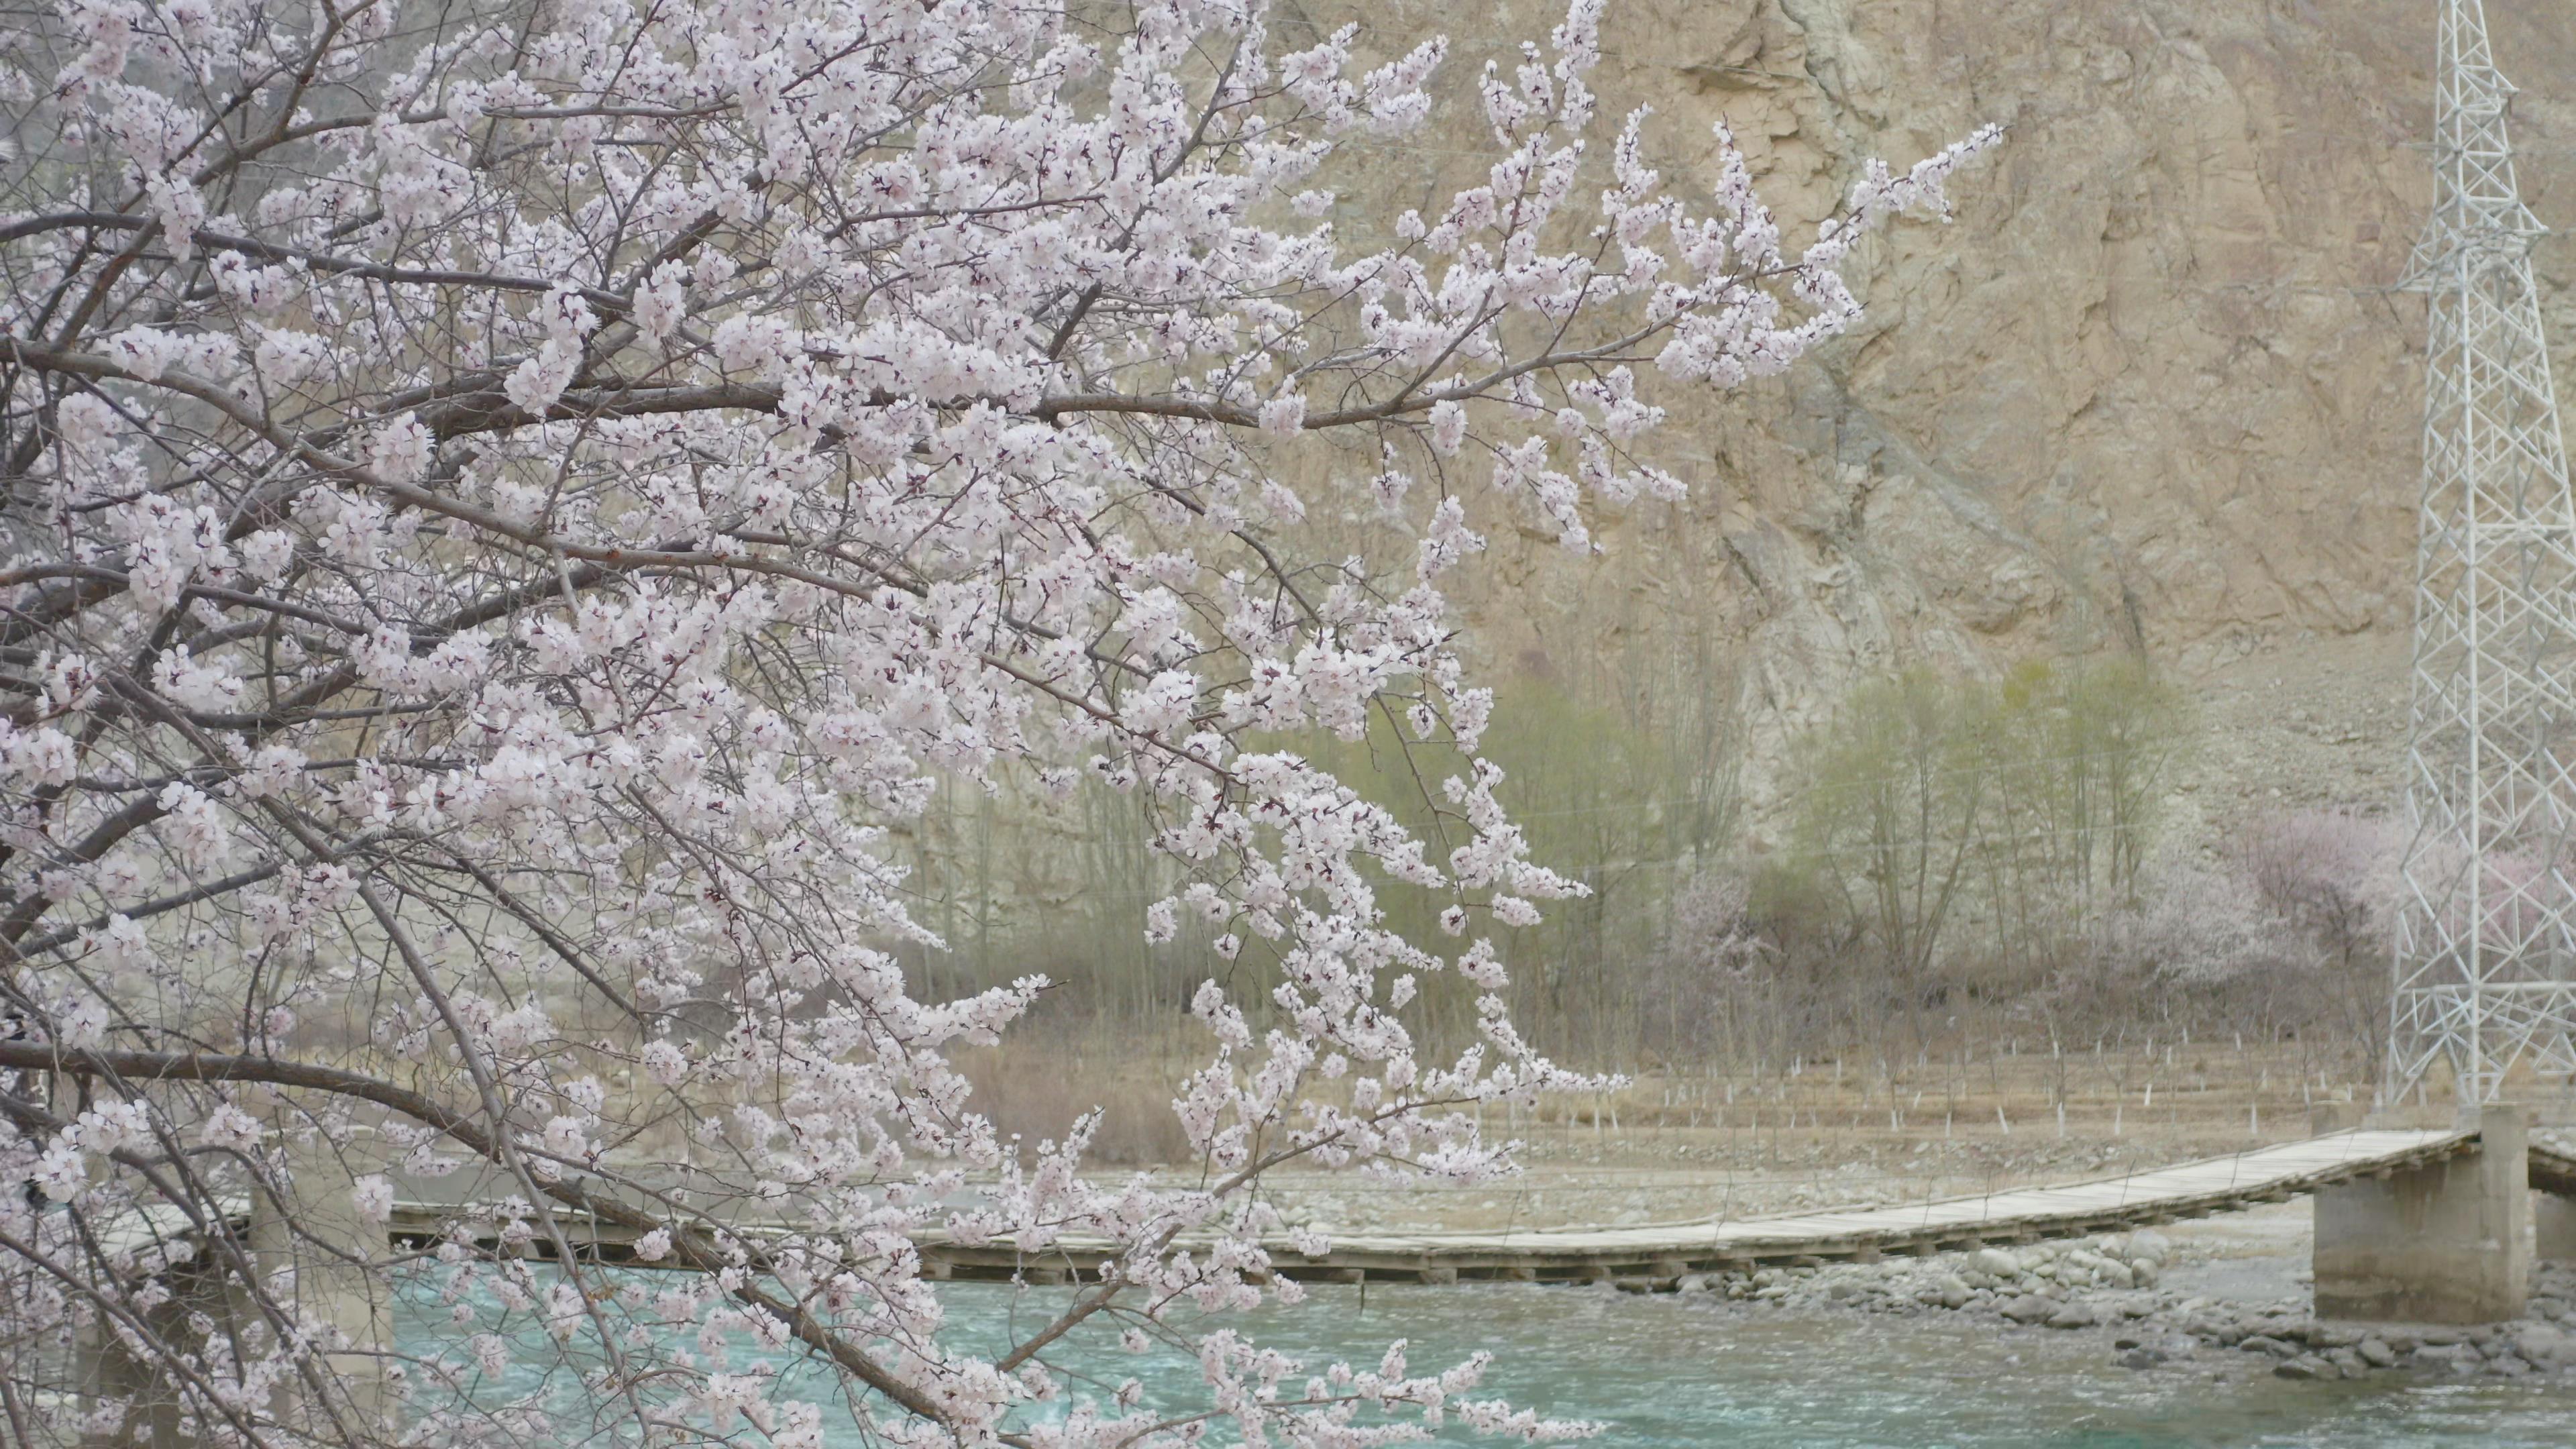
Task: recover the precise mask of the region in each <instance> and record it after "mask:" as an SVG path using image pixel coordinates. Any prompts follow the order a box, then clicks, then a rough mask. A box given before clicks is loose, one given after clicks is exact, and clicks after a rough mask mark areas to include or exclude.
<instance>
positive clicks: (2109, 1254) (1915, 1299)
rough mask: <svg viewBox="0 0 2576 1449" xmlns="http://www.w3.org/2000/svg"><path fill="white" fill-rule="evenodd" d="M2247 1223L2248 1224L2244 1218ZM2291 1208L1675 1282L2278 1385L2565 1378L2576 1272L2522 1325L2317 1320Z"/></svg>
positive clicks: (2556, 1275)
mask: <svg viewBox="0 0 2576 1449" xmlns="http://www.w3.org/2000/svg"><path fill="white" fill-rule="evenodd" d="M2259 1216H2260V1215H2248V1217H2259ZM2305 1216H2306V1215H2305V1212H2304V1211H2303V1210H2301V1211H2299V1213H2298V1217H2297V1218H2295V1219H2292V1218H2281V1217H2274V1218H2269V1219H2264V1220H2260V1221H2255V1222H2250V1223H2249V1222H2247V1221H2246V1220H2245V1219H2237V1220H2234V1221H2232V1222H2231V1221H2229V1220H2220V1221H2218V1222H2215V1223H2208V1224H2188V1225H2183V1226H2181V1227H2178V1228H2176V1229H2173V1230H2169V1231H2146V1232H2139V1233H2133V1234H2119V1235H2112V1236H2104V1237H2097V1238H2082V1239H2074V1240H2070V1241H2066V1242H2054V1243H2035V1244H2030V1245H2026V1246H2021V1247H2012V1248H2001V1247H1994V1248H1982V1249H1978V1250H1976V1251H1974V1252H1963V1253H1944V1254H1940V1255H1938V1256H1935V1257H1928V1258H1891V1259H1885V1260H1882V1261H1880V1262H1876V1263H1838V1264H1828V1265H1826V1266H1823V1267H1817V1268H1764V1269H1761V1270H1759V1271H1757V1272H1752V1273H1744V1274H1701V1275H1693V1276H1692V1277H1690V1278H1686V1279H1684V1280H1683V1283H1682V1291H1683V1292H1685V1293H1697V1294H1702V1295H1706V1296H1709V1297H1710V1298H1712V1299H1723V1300H1725V1301H1726V1302H1727V1303H1728V1304H1729V1306H1730V1309H1732V1310H1734V1311H1743V1312H1754V1313H1758V1312H1766V1311H1808V1312H1816V1311H1841V1312H1850V1313H1863V1314H1892V1315H1901V1316H1909V1317H1912V1316H1927V1315H1945V1314H1946V1315H1957V1316H1960V1317H1962V1318H1965V1319H1969V1320H1977V1321H1982V1322H1983V1323H1984V1324H1985V1325H1988V1326H1990V1327H1991V1330H1992V1331H1994V1332H1998V1333H2049V1334H2081V1335H2087V1336H2089V1337H2091V1338H2094V1339H2098V1340H2099V1341H2100V1343H2101V1348H2102V1352H2103V1353H2104V1354H2105V1355H2106V1356H2107V1357H2108V1358H2109V1359H2110V1360H2111V1361H2112V1362H2114V1363H2116V1364H2118V1365H2119V1366H2121V1367H2123V1368H2128V1369H2134V1370H2139V1371H2144V1372H2192V1373H2205V1374H2216V1375H2222V1376H2232V1375H2239V1374H2244V1373H2249V1372H2251V1373H2269V1374H2272V1375H2275V1376H2278V1377H2281V1378H2289V1379H2334V1378H2364V1377H2368V1376H2370V1375H2373V1374H2381V1373H2411V1374H2436V1375H2448V1376H2485V1377H2497V1378H2520V1377H2527V1376H2530V1375H2535V1374H2539V1375H2570V1376H2576V1332H2571V1330H2576V1265H2557V1264H2544V1265H2542V1266H2541V1267H2540V1268H2539V1269H2538V1270H2536V1272H2535V1274H2534V1278H2533V1283H2532V1292H2531V1300H2530V1304H2529V1307H2528V1308H2527V1309H2526V1310H2525V1316H2524V1317H2522V1318H2520V1319H2517V1320H2515V1321H2513V1322H2510V1323H2497V1324H2482V1325H2477V1326H2473V1327H2447V1326H2433V1325H2405V1324H2357V1323H2339V1322H2327V1321H2319V1320H2318V1319H2317V1318H2316V1317H2315V1316H2314V1314H2313V1312H2312V1311H2311V1308H2310V1295H2309V1292H2308V1287H2307V1274H2306V1271H2305V1270H2306V1267H2307V1261H2308V1238H2307V1232H2306V1231H2305V1228H2306V1224H2305V1221H2304V1219H2305Z"/></svg>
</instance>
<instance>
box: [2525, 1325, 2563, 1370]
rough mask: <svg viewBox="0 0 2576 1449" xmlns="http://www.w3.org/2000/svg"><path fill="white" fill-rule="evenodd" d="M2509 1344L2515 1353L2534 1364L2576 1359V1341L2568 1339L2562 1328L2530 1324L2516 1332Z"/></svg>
mask: <svg viewBox="0 0 2576 1449" xmlns="http://www.w3.org/2000/svg"><path fill="white" fill-rule="evenodd" d="M2510 1342H2511V1343H2512V1345H2513V1351H2514V1352H2515V1353H2517V1354H2519V1355H2521V1356H2522V1357H2523V1358H2524V1359H2526V1360H2528V1361H2529V1362H2531V1363H2534V1364H2554V1363H2564V1362H2566V1361H2568V1360H2569V1359H2570V1358H2576V1339H2570V1338H2569V1336H2568V1334H2567V1331H2566V1330H2565V1329H2563V1328H2552V1327H2549V1326H2548V1325H2546V1324H2539V1323H2535V1324H2531V1325H2529V1326H2528V1327H2525V1328H2521V1329H2518V1330H2516V1331H2515V1333H2514V1334H2513V1337H2512V1338H2511V1340H2510Z"/></svg>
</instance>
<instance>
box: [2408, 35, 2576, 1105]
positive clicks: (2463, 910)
mask: <svg viewBox="0 0 2576 1449" xmlns="http://www.w3.org/2000/svg"><path fill="white" fill-rule="evenodd" d="M2440 4H2441V13H2442V35H2441V50H2440V57H2439V64H2438V66H2437V69H2436V73H2435V85H2436V86H2437V88H2438V89H2437V97H2436V103H2435V107H2434V122H2433V156H2434V168H2435V171H2434V174H2435V181H2434V198H2433V216H2432V220H2431V222H2430V223H2429V224H2427V225H2426V227H2425V229H2424V235H2423V238H2422V240H2420V241H2418V242H2417V243H2416V246H2415V251H2414V255H2413V258H2412V261H2411V264H2410V265H2409V267H2408V269H2407V281H2406V285H2408V286H2409V287H2410V288H2412V289H2414V290H2417V291H2421V292H2423V293H2425V294H2426V296H2427V298H2428V301H2429V306H2428V307H2427V309H2426V310H2427V313H2428V315H2429V322H2430V336H2429V338H2428V340H2427V343H2426V346H2425V364H2426V366H2425V387H2424V394H2425V395H2424V493H2423V513H2422V521H2421V532H2420V535H2419V537H2418V540H2417V544H2416V554H2415V568H2416V584H2415V665H2414V718H2413V739H2412V742H2411V744H2410V746H2409V749H2408V759H2407V784H2406V816H2407V824H2408V826H2409V827H2410V837H2409V843H2408V846H2407V848H2406V854H2405V857H2404V861H2403V864H2402V867H2401V876H2402V881H2403V889H2402V891H2401V893H2400V898H2399V908H2398V922H2397V941H2396V955H2397V965H2396V981H2395V986H2396V992H2395V998H2394V1001H2393V1003H2392V1006H2391V1021H2390V1027H2391V1031H2390V1038H2389V1050H2390V1058H2391V1060H2390V1065H2391V1067H2392V1068H2393V1078H2392V1083H2391V1085H2392V1089H2394V1090H2403V1089H2404V1088H2405V1087H2407V1086H2409V1085H2412V1084H2414V1083H2417V1082H2420V1081H2422V1080H2423V1079H2424V1077H2425V1074H2426V1073H2427V1072H2429V1071H2431V1070H2432V1069H2433V1067H2434V1066H2435V1064H2436V1063H2439V1062H2447V1063H2448V1064H2449V1067H2450V1070H2451V1072H2452V1073H2453V1075H2454V1077H2455V1079H2456V1081H2457V1083H2458V1085H2459V1091H2460V1096H2461V1099H2462V1100H2463V1101H2465V1102H2483V1101H2490V1100H2493V1099H2494V1097H2495V1096H2496V1093H2497V1088H2498V1086H2499V1084H2500V1083H2501V1082H2502V1081H2503V1079H2504V1076H2505V1073H2506V1072H2508V1071H2510V1070H2512V1069H2513V1068H2514V1067H2515V1065H2516V1064H2517V1063H2518V1062H2526V1061H2527V1062H2528V1064H2529V1066H2530V1067H2531V1068H2532V1069H2533V1070H2537V1071H2542V1072H2555V1073H2569V1072H2576V1038H2571V1029H2576V887H2572V886H2571V876H2576V509H2571V504H2570V501H2569V498H2568V492H2567V454H2566V450H2565V447H2564V445H2563V444H2562V443H2561V441H2560V438H2559V433H2558V402H2557V395H2556V393H2554V392H2553V391H2552V390H2551V387H2550V378H2549V349H2548V345H2547V342H2546V339H2545V338H2544V337H2543V335H2542V333H2541V325H2540V299H2539V296H2538V294H2537V293H2536V292H2535V291H2534V290H2533V287H2532V277H2531V246H2532V242H2533V241H2534V239H2536V238H2537V237H2539V236H2540V235H2541V233H2542V230H2543V228H2542V227H2541V225H2540V223H2539V221H2538V220H2537V219H2536V218H2535V217H2533V216H2532V214H2531V211H2530V209H2529V208H2528V207H2525V206H2524V205H2523V204H2522V196H2521V193H2520V191H2519V190H2518V189H2517V188H2516V186H2515V183H2514V167H2513V147H2512V144H2511V142H2510V141H2509V139H2508V138H2507V136H2506V134H2505V112H2506V103H2507V102H2508V100H2509V99H2510V98H2511V97H2512V95H2513V87H2512V86H2510V85H2508V84H2506V82H2505V79H2504V77H2503V76H2501V75H2498V74H2497V73H2496V68H2495V56H2494V52H2493V51H2492V50H2491V49H2490V48H2489V45H2488V42H2487V28H2486V13H2485V7H2484V4H2483V3H2482V0H2440Z"/></svg>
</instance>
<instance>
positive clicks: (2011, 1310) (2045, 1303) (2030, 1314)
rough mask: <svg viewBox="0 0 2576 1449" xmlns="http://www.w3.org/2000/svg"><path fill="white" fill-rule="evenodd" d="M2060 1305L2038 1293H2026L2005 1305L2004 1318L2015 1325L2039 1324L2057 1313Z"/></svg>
mask: <svg viewBox="0 0 2576 1449" xmlns="http://www.w3.org/2000/svg"><path fill="white" fill-rule="evenodd" d="M2057 1309H2058V1305H2057V1304H2056V1303H2053V1302H2051V1301H2050V1300H2048V1299H2046V1298H2042V1297H2040V1296H2039V1295H2038V1294H2036V1293H2025V1294H2023V1295H2021V1296H2020V1297H2018V1298H2015V1299H2014V1300H2012V1301H2011V1302H2009V1303H2007V1304H2005V1305H2004V1317H2006V1318H2009V1319H2011V1320H2012V1321H2013V1322H2015V1323H2038V1322H2041V1321H2043V1320H2045V1319H2047V1318H2048V1317H2050V1316H2051V1315H2053V1314H2054V1313H2056V1312H2057Z"/></svg>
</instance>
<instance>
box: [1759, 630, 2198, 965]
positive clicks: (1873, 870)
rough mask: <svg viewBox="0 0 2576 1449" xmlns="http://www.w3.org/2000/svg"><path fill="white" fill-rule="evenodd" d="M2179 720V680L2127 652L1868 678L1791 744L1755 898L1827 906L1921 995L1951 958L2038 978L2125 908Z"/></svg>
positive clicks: (2177, 744) (2179, 739)
mask: <svg viewBox="0 0 2576 1449" xmlns="http://www.w3.org/2000/svg"><path fill="white" fill-rule="evenodd" d="M2188 734H2189V716H2188V712H2187V710H2186V708H2185V706H2184V703H2183V700H2182V698H2181V696H2180V695H2179V693H2178V692H2177V691H2176V690H2174V689H2173V688H2172V687H2171V686H2170V685H2167V684H2164V683H2162V682H2161V681H2159V680H2157V679H2156V678H2154V677H2153V676H2152V675H2151V674H2150V673H2149V672H2148V671H2147V670H2146V669H2145V668H2144V667H2143V666H2142V665H2139V664H2137V663H2135V662H2134V661H2129V660H2120V661H2115V662H2110V663H2103V664H2094V665H2087V666H2081V667H2069V668H2059V667H2052V666H2050V665H2047V664H2040V663H2031V664H2024V665H2022V666H2020V667H2018V668H2016V669H2014V670H2013V671H2011V672H2010V673H2008V674H2006V675H2005V676H2003V677H2002V678H2001V679H1999V680H1993V681H1975V680H1955V679H1945V678H1942V677H1940V676H1937V675H1935V674H1933V673H1932V672H1930V671H1928V670H1922V669H1916V670H1910V671H1908V672H1906V673H1904V674H1901V675H1898V676H1896V677H1895V678H1893V679H1887V680H1880V681H1875V682H1872V683H1870V684H1866V685H1863V686H1862V687H1861V688H1859V689H1857V690H1855V691H1854V692H1853V694H1852V696H1851V698H1850V699H1849V700H1848V701H1847V702H1846V704H1845V706H1844V708H1843V710H1842V712H1841V714H1840V716H1839V717H1838V718H1837V719H1836V721H1835V722H1834V724H1833V725H1831V726H1830V727H1828V728H1826V729H1823V730H1820V731H1817V732H1816V733H1814V734H1813V735H1811V736H1810V737H1808V738H1807V739H1806V740H1804V741H1802V742H1801V748H1800V750H1799V764H1800V767H1801V770H1802V785H1803V788H1802V790H1801V792H1800V794H1799V798H1798V804H1797V809H1796V822H1795V828H1794V830H1793V831H1792V836H1791V839H1792V845H1791V850H1790V853H1789V857H1788V859H1787V861H1786V862H1785V863H1784V865H1783V868H1782V869H1779V870H1777V871H1775V872H1774V873H1773V874H1772V876H1771V877H1770V879H1769V880H1768V881H1767V882H1766V890H1765V908H1766V910H1767V911H1769V912H1770V913H1772V914H1779V913H1781V912H1782V911H1783V910H1784V909H1786V908H1787V902H1788V900H1789V899H1790V898H1792V897H1798V898H1801V899H1803V901H1804V902H1806V903H1807V904H1808V907H1809V908H1810V909H1812V908H1813V906H1814V904H1815V903H1819V902H1821V903H1822V904H1823V906H1824V907H1825V908H1826V909H1827V910H1829V911H1831V912H1834V913H1835V914H1837V915H1838V916H1839V917H1840V918H1841V919H1842V920H1843V922H1844V923H1845V924H1846V925H1847V927H1848V933H1847V934H1848V935H1850V936H1852V937H1856V938H1857V939H1859V940H1861V941H1863V942H1865V943H1866V945H1867V947H1868V948H1869V950H1870V951H1871V952H1872V953H1873V954H1874V955H1875V957H1876V959H1877V960H1878V962H1879V963H1880V964H1881V965H1882V967H1883V968H1884V969H1885V970H1886V972H1887V973H1888V976H1889V979H1890V985H1891V986H1892V987H1893V988H1894V989H1895V990H1896V991H1898V992H1899V993H1900V994H1902V995H1903V996H1904V997H1905V998H1906V999H1908V1000H1909V1001H1911V1002H1912V1003H1913V1004H1914V1005H1916V1006H1920V1005H1922V1004H1923V1002H1924V1000H1925V998H1926V996H1927V994H1928V993H1932V992H1934V991H1936V990H1937V989H1938V986H1939V984H1940V980H1941V978H1942V975H1943V973H1944V970H1945V968H1947V967H1950V966H1952V965H1955V964H1961V963H1967V962H1974V963H1978V964H1981V965H1983V966H1985V967H1987V968H1988V969H1989V970H1990V971H1991V972H1994V973H1998V974H2000V975H2001V976H2003V977H2005V978H2006V979H2008V980H2012V981H2017V982H2019V983H2022V984H2028V983H2031V982H2033V981H2036V980H2037V979H2039V978H2040V977H2041V976H2043V975H2044V974H2045V973H2046V972H2047V971H2048V970H2049V969H2050V968H2051V967H2052V966H2053V965H2054V964H2056V963H2057V962H2059V961H2060V960H2062V959H2063V958H2064V955H2065V953H2066V952H2067V951H2068V950H2070V949H2073V948H2075V947H2076V945H2077V943H2079V942H2080V941H2081V940H2082V939H2083V936H2084V932H2085V931H2086V929H2087V927H2088V926H2089V925H2090V923H2092V922H2094V921H2096V920H2097V919H2099V918H2100V916H2101V915H2102V914H2103V913H2104V912H2106V911H2109V910H2113V909H2117V908H2120V907H2124V906H2130V905H2134V904H2135V902H2136V899H2137V895H2138V891H2139V887H2140V881H2141V875H2142V872H2143V870H2144V868H2145V865H2146V862H2147V860H2148V859H2149V856H2150V854H2151V852H2152V848H2153V845H2154V841H2155V833H2156V828H2157V824H2158V818H2157V817H2158V806H2159V803H2160V802H2161V800H2162V798H2163V794H2164V789H2165V783H2166V781H2167V779H2168V778H2169V776H2170V774H2171V770H2172V767H2173V764H2174V761H2175V758H2176V755H2177V752H2178V751H2179V749H2180V748H2181V746H2182V744H2183V742H2184V741H2185V739H2186V738H2187V737H2188Z"/></svg>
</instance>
